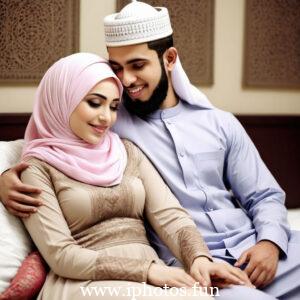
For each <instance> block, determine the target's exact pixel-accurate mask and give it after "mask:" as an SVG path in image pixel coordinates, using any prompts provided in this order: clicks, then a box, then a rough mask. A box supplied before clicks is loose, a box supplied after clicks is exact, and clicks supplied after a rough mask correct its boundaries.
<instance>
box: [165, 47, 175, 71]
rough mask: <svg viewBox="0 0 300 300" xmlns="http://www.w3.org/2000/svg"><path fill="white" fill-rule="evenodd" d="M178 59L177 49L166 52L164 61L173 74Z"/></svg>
mask: <svg viewBox="0 0 300 300" xmlns="http://www.w3.org/2000/svg"><path fill="white" fill-rule="evenodd" d="M176 59H177V49H176V48H175V47H170V48H169V49H168V50H166V52H165V53H164V61H165V66H166V68H167V70H168V71H170V72H171V71H172V70H173V68H174V65H175V63H176Z"/></svg>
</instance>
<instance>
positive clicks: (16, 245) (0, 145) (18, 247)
mask: <svg viewBox="0 0 300 300" xmlns="http://www.w3.org/2000/svg"><path fill="white" fill-rule="evenodd" d="M23 143H24V141H23V140H17V141H12V142H0V173H2V172H3V171H4V170H6V169H8V168H10V167H11V166H13V165H14V164H16V163H17V162H18V161H19V159H20V155H21V151H22V147H23ZM32 249H33V244H32V241H31V239H30V237H29V234H28V233H27V231H26V229H25V228H24V225H23V223H22V222H21V220H19V218H17V217H15V216H13V215H11V214H10V213H9V212H8V211H7V210H6V209H5V207H4V206H3V204H2V203H0V293H1V292H3V291H4V290H5V289H6V288H7V287H8V286H9V284H10V281H11V280H12V279H13V278H14V276H15V275H16V274H17V271H18V269H19V267H20V266H21V264H22V262H23V260H24V259H25V257H26V256H27V255H28V254H29V253H30V252H31V251H32Z"/></svg>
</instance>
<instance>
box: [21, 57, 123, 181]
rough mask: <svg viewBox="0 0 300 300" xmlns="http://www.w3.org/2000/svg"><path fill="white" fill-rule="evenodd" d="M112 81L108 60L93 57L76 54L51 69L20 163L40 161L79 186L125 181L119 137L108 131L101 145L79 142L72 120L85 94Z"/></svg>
mask: <svg viewBox="0 0 300 300" xmlns="http://www.w3.org/2000/svg"><path fill="white" fill-rule="evenodd" d="M110 77H112V78H114V79H115V80H116V83H117V84H118V87H119V90H120V95H122V91H123V88H122V85H121V83H120V81H119V80H118V78H117V77H116V76H115V74H114V73H113V72H112V70H111V68H110V67H109V65H108V63H107V62H106V60H104V59H102V58H101V57H99V56H97V55H94V54H90V53H76V54H72V55H70V56H67V57H64V58H62V59H60V60H59V61H57V62H56V63H55V64H53V65H52V66H51V67H50V68H49V70H48V71H47V72H46V73H45V75H44V77H43V79H42V80H41V82H40V85H39V87H38V89H37V93H36V98H35V104H34V108H33V114H32V116H31V119H30V121H29V123H28V126H27V128H26V132H25V147H24V149H23V155H22V159H23V160H24V159H26V158H28V157H36V158H39V159H41V160H43V161H46V162H47V163H49V164H51V165H52V166H53V167H55V168H57V169H58V170H60V171H62V172H63V173H64V174H66V175H67V176H69V177H71V178H73V179H76V180H78V181H81V182H84V183H88V184H92V185H97V186H112V185H116V184H119V183H120V182H121V179H122V176H123V172H124V170H125V167H126V164H127V154H126V150H125V147H124V145H123V143H122V141H121V140H120V138H119V136H118V135H116V134H115V133H113V132H111V131H109V132H108V133H107V134H106V135H105V137H104V138H103V140H102V141H101V143H100V144H97V145H92V144H89V143H87V142H85V141H83V140H82V139H80V138H78V137H77V136H76V135H75V134H74V133H73V132H72V130H71V128H70V126H69V118H70V116H71V114H72V112H73V111H74V109H75V108H76V106H77V105H78V104H79V103H80V101H81V100H82V99H83V98H84V97H85V96H86V94H87V93H88V92H89V91H90V90H91V89H92V88H93V87H94V86H95V85H96V84H97V83H99V82H100V81H102V80H104V79H107V78H110Z"/></svg>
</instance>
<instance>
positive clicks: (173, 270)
mask: <svg viewBox="0 0 300 300" xmlns="http://www.w3.org/2000/svg"><path fill="white" fill-rule="evenodd" d="M148 283H149V284H152V285H155V286H160V287H164V286H165V285H167V286H168V287H178V288H180V287H187V288H188V287H192V286H193V285H194V283H195V280H194V279H193V277H191V276H190V275H189V274H187V273H186V272H185V271H184V270H183V269H181V268H177V267H168V266H164V265H159V264H156V263H152V264H151V266H150V268H149V270H148Z"/></svg>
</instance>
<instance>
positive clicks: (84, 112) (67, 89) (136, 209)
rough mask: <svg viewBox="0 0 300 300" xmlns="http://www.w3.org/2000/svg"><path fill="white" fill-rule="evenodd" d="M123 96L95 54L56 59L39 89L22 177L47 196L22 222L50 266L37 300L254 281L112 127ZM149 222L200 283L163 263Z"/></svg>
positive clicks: (27, 134)
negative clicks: (210, 242) (220, 252)
mask: <svg viewBox="0 0 300 300" xmlns="http://www.w3.org/2000/svg"><path fill="white" fill-rule="evenodd" d="M121 95H122V85H121V83H120V82H119V80H118V79H117V78H116V76H115V75H114V73H113V72H112V70H111V69H110V67H109V66H108V64H107V63H106V61H105V60H103V59H101V58H100V57H98V56H96V55H93V54H88V53H78V54H73V55H70V56H68V57H65V58H62V59H61V60H59V61H58V62H56V63H55V64H54V65H53V66H52V67H51V68H50V69H49V70H48V71H47V72H46V74H45V75H44V77H43V79H42V81H41V83H40V85H39V87H38V90H37V95H36V102H35V106H34V110H33V114H32V117H31V119H30V122H29V124H28V127H27V129H26V133H25V141H26V145H25V148H24V151H23V160H24V161H26V162H28V163H29V164H30V167H29V168H28V169H26V170H25V171H24V172H23V173H22V181H23V182H24V183H28V184H31V185H35V186H37V187H39V188H40V189H41V190H42V193H41V195H40V197H41V198H42V199H43V205H42V206H41V207H40V208H39V209H38V212H37V213H35V214H33V215H31V216H30V217H29V218H28V219H23V222H24V224H25V226H26V228H27V230H28V231H29V233H30V235H31V237H32V239H33V241H34V242H35V244H36V245H37V247H38V249H39V251H40V253H41V254H42V256H43V257H44V259H45V260H46V261H47V263H48V265H49V266H50V269H51V270H50V273H49V275H48V276H47V279H46V282H45V284H44V286H43V289H42V291H41V292H40V294H39V298H38V299H80V298H84V293H85V292H86V290H84V288H85V287H96V288H99V287H109V286H110V287H113V286H118V287H119V286H122V287H121V289H122V291H123V295H124V290H126V291H127V288H128V286H129V285H130V287H132V288H137V289H140V290H141V288H142V284H141V282H147V283H148V285H147V287H148V288H150V289H151V288H152V289H153V286H164V284H167V285H168V286H172V287H191V286H192V285H193V284H194V283H195V281H199V282H200V284H201V285H208V286H209V285H210V284H211V282H210V275H213V274H214V277H212V278H213V279H216V282H218V281H220V282H219V283H218V284H219V286H227V285H229V284H232V283H233V284H249V281H248V279H247V277H246V276H245V275H244V273H243V272H242V271H240V270H239V269H237V268H234V267H231V266H229V265H225V264H217V263H214V262H212V259H211V257H210V255H209V252H208V249H207V247H206V245H205V243H204V242H203V240H202V238H201V236H200V235H199V233H198V232H197V229H196V226H195V224H194V222H193V221H192V220H191V218H190V217H189V216H188V215H187V213H186V211H185V210H184V209H183V208H182V207H181V206H180V204H179V202H178V201H177V200H176V199H175V198H174V196H173V195H172V193H171V192H170V190H169V189H168V188H167V186H166V185H165V184H164V182H163V180H162V179H161V177H160V176H159V175H158V173H157V172H156V170H155V169H154V168H153V166H152V165H151V164H150V162H149V161H148V160H147V158H146V157H145V156H144V155H143V153H142V152H141V151H140V150H139V149H138V148H137V147H136V146H134V145H133V144H132V143H130V142H129V141H121V140H120V138H119V137H118V136H117V135H116V134H115V133H113V132H111V131H110V130H109V129H110V128H111V126H112V125H113V124H114V122H115V121H116V117H117V110H118V106H119V105H120V97H121ZM144 216H145V217H146V218H147V219H148V221H149V222H150V224H151V225H152V226H153V228H154V229H155V230H156V231H157V232H158V234H159V236H160V237H161V238H162V240H163V241H164V242H165V243H166V244H167V245H168V247H169V248H170V249H171V250H172V251H173V253H174V255H175V256H176V257H177V258H178V259H180V261H182V262H183V264H184V265H185V267H186V270H187V272H190V274H191V275H192V276H191V275H189V274H188V273H186V272H185V271H184V270H182V269H180V268H171V267H167V266H165V265H164V264H163V262H162V261H161V260H160V259H159V258H158V256H157V254H156V252H155V251H154V250H153V248H152V247H151V246H150V245H149V242H148V240H147V237H146V233H145V228H144V223H143V218H144ZM107 280H110V281H107ZM111 280H118V281H111ZM121 280H122V281H121ZM129 282H132V283H129ZM133 282H136V283H133ZM104 291H105V290H104ZM98 292H99V290H98ZM100 293H104V292H103V290H102V292H100ZM92 296H94V297H95V298H97V296H96V294H93V295H92ZM92 296H90V297H89V299H93V298H92ZM104 296H105V297H104V298H105V299H108V298H109V299H114V297H116V299H118V298H119V295H115V296H109V295H108V294H106V295H104ZM127 296H131V295H128V291H127ZM164 298H165V299H166V297H164ZM124 299H126V298H124ZM139 299H142V298H139ZM172 299H181V298H180V297H179V296H178V297H177V298H174V297H173V296H172ZM183 299H187V297H185V298H183Z"/></svg>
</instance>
